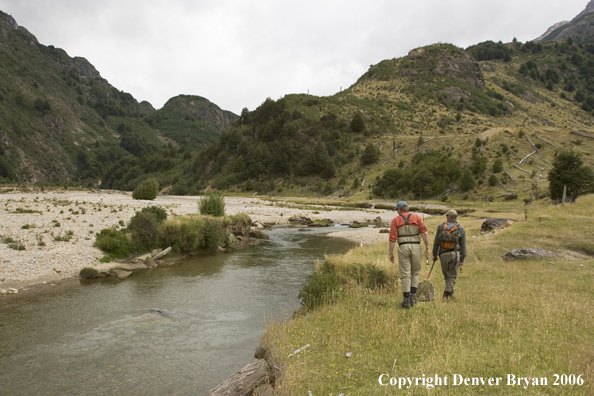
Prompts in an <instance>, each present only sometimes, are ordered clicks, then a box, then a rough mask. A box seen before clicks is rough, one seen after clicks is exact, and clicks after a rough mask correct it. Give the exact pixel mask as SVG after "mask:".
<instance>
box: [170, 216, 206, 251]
mask: <svg viewBox="0 0 594 396" xmlns="http://www.w3.org/2000/svg"><path fill="white" fill-rule="evenodd" d="M201 240H202V229H201V228H200V227H198V226H197V220H196V219H195V218H194V217H190V216H185V217H177V218H175V219H171V220H167V221H165V222H164V223H163V226H162V227H161V243H162V246H171V247H172V248H173V249H174V250H175V251H176V252H179V253H190V252H192V251H194V250H197V249H198V248H199V241H201Z"/></svg>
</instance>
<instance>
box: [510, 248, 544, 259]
mask: <svg viewBox="0 0 594 396" xmlns="http://www.w3.org/2000/svg"><path fill="white" fill-rule="evenodd" d="M553 257H554V255H553V253H551V252H549V251H548V250H545V249H540V248H523V249H515V250H510V251H509V252H507V253H504V254H503V259H504V260H506V261H510V260H525V259H535V258H536V259H538V258H546V259H550V258H553Z"/></svg>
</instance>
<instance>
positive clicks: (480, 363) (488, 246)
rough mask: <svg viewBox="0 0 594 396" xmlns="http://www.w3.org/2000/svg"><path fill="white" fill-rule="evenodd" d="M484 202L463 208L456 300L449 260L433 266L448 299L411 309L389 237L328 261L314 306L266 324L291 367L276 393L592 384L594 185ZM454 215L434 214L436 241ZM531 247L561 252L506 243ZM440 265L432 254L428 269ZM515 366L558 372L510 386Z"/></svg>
mask: <svg viewBox="0 0 594 396" xmlns="http://www.w3.org/2000/svg"><path fill="white" fill-rule="evenodd" d="M481 205H483V206H482V207H475V209H477V210H476V212H473V213H471V214H468V215H464V216H461V217H459V222H460V223H461V224H462V225H463V226H464V227H465V228H466V231H467V235H468V241H467V244H468V257H467V259H466V264H465V266H464V271H463V272H462V273H460V274H459V277H458V281H457V284H456V300H455V301H453V302H450V303H443V302H442V301H441V298H440V297H441V294H442V292H443V289H444V282H443V278H442V277H441V271H440V269H439V263H437V264H436V268H435V269H434V272H433V274H432V276H431V280H432V282H433V283H434V285H435V288H436V299H435V300H434V301H432V302H428V303H419V304H418V305H417V306H415V307H413V308H412V309H410V310H404V309H402V308H401V307H400V306H399V303H400V301H401V300H402V293H401V289H400V282H399V280H398V270H397V267H396V266H395V265H391V264H390V263H389V261H388V257H387V251H388V244H387V242H386V243H382V244H379V245H376V246H372V247H360V248H357V249H354V250H352V251H349V252H348V253H346V254H344V255H340V256H334V255H329V256H326V258H325V260H324V262H323V263H318V265H317V271H316V272H315V274H314V275H313V276H312V278H311V280H310V282H309V283H308V284H306V285H305V286H304V287H303V289H302V292H301V298H302V301H303V303H304V308H302V311H304V312H302V315H296V317H295V318H294V319H293V320H292V321H290V322H287V323H279V324H273V325H271V326H269V327H268V329H267V332H266V334H265V337H264V340H263V343H264V345H265V346H266V348H267V350H268V361H269V363H270V364H271V365H273V366H275V367H277V368H279V369H280V370H281V372H282V374H280V375H278V376H277V378H276V382H275V384H274V394H279V395H296V394H308V391H310V392H311V394H313V395H339V394H345V395H346V394H350V395H377V394H396V393H399V392H404V393H406V394H414V395H424V394H451V395H476V394H507V393H508V392H514V393H515V392H518V391H520V392H522V394H529V395H536V394H543V393H546V394H561V395H570V394H571V395H586V394H591V393H592V390H593V388H592V380H593V379H594V343H593V341H592V340H594V328H593V327H592V322H591V319H590V318H591V317H592V314H593V313H594V291H593V290H592V284H593V280H594V259H593V258H592V255H593V254H594V243H593V242H592V229H593V226H594V219H593V218H592V216H591V208H592V207H593V205H594V196H592V195H588V196H583V197H580V198H578V199H577V201H576V202H575V203H573V204H565V205H552V204H551V203H550V202H549V204H544V203H542V202H541V203H540V206H535V205H534V204H533V205H531V206H528V208H529V210H528V211H527V212H524V210H525V208H526V207H527V206H524V205H521V204H520V203H518V202H511V203H510V202H506V203H494V204H491V205H489V206H486V204H479V206H481ZM525 215H526V220H524V221H518V222H516V223H514V224H513V225H511V226H510V227H507V228H505V229H503V230H501V231H499V232H497V233H489V234H485V235H482V234H481V233H480V227H481V224H482V222H483V220H484V218H485V217H499V218H511V219H519V220H521V219H523V218H524V216H525ZM443 220H444V218H443V217H442V216H436V217H431V218H428V219H426V223H427V225H428V227H429V230H430V239H431V240H432V239H433V237H434V234H435V229H436V227H437V225H438V224H439V223H441V222H442V221H443ZM524 247H534V248H543V249H547V250H549V251H551V252H553V253H554V255H555V257H554V258H552V259H550V258H549V259H530V260H523V261H504V260H503V259H502V254H503V253H505V252H507V251H509V250H511V249H517V248H524ZM428 271H429V267H428V266H425V265H423V269H422V272H421V278H424V277H426V276H427V273H428ZM306 345H309V346H308V347H307V348H305V349H304V350H302V351H301V352H299V353H296V354H294V355H292V356H291V354H293V353H294V352H295V351H296V350H297V349H299V348H302V347H304V346H306ZM382 374H387V375H386V376H384V377H383V379H384V381H383V383H388V384H389V382H390V378H391V377H396V378H399V377H408V378H416V377H423V376H425V377H427V378H429V377H435V375H438V376H439V377H441V378H443V377H445V376H448V377H449V382H448V384H449V385H448V386H445V385H438V386H436V387H435V388H434V389H431V387H430V386H420V385H419V386H413V387H411V388H410V389H408V390H398V386H391V385H387V386H382V385H380V383H379V377H380V376H381V375H382ZM454 374H460V375H462V376H463V377H464V378H467V377H482V378H486V379H488V378H496V377H501V378H503V379H502V380H501V382H500V384H499V385H498V386H489V385H477V386H472V385H458V386H453V385H452V380H453V375H454ZM508 374H510V375H515V377H516V378H517V377H531V378H532V377H534V378H539V379H540V378H547V381H548V382H547V385H538V386H537V385H532V379H530V380H529V385H528V386H526V385H525V384H524V383H523V384H522V385H520V384H519V383H516V384H515V385H511V384H510V385H508V382H507V380H508V377H507V376H508ZM555 374H557V375H558V376H562V375H564V374H565V375H566V376H571V375H573V377H572V378H574V379H575V378H577V377H578V376H581V377H580V378H581V379H582V380H583V385H577V384H576V385H569V384H568V385H558V386H555V385H554V382H555V380H556V379H557V378H556V377H555ZM565 378H566V379H567V378H569V377H565ZM558 383H560V382H559V381H558ZM574 383H575V382H574ZM524 387H526V388H525V389H524ZM517 388H520V389H521V390H520V389H517ZM404 393H403V394H404Z"/></svg>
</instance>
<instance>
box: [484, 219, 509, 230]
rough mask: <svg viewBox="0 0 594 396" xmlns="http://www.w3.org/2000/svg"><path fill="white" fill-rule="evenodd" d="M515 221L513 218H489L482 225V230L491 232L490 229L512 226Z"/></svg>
mask: <svg viewBox="0 0 594 396" xmlns="http://www.w3.org/2000/svg"><path fill="white" fill-rule="evenodd" d="M513 223H514V221H513V220H511V219H495V218H492V219H487V220H485V221H483V224H482V225H481V232H489V231H494V230H498V229H500V228H505V227H507V226H510V225H511V224H513Z"/></svg>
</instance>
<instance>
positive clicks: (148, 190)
mask: <svg viewBox="0 0 594 396" xmlns="http://www.w3.org/2000/svg"><path fill="white" fill-rule="evenodd" d="M158 192H159V183H158V182H157V180H155V179H153V178H150V179H146V180H145V181H143V182H140V183H138V185H137V186H136V188H135V189H134V191H133V192H132V198H134V199H146V200H149V201H152V200H153V199H155V198H157V193H158Z"/></svg>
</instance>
